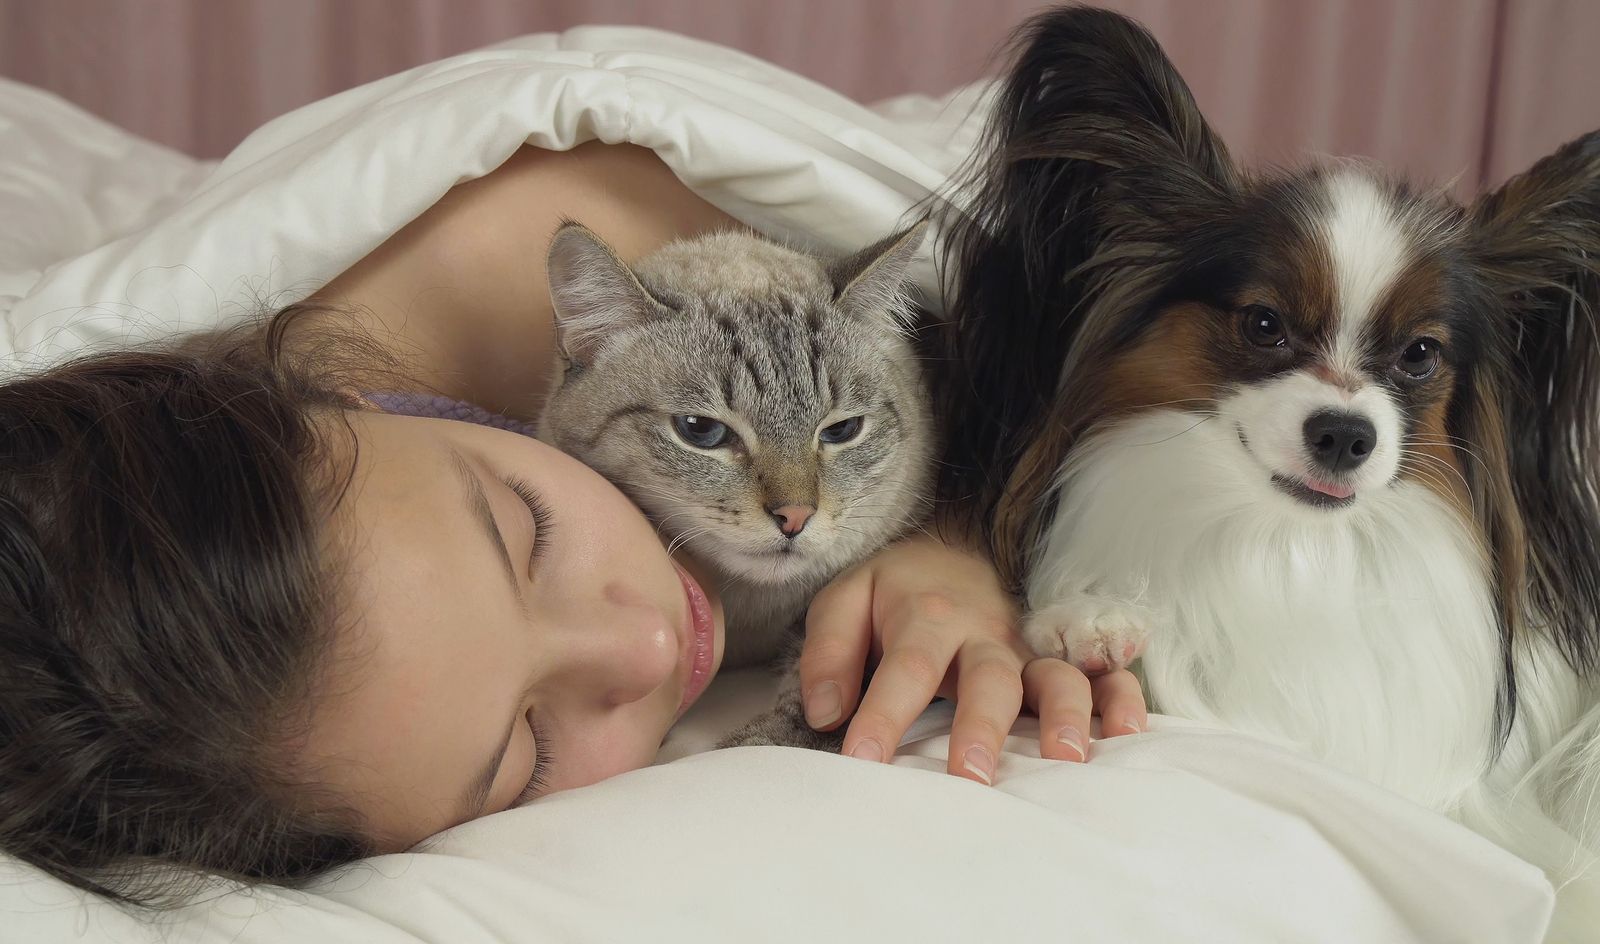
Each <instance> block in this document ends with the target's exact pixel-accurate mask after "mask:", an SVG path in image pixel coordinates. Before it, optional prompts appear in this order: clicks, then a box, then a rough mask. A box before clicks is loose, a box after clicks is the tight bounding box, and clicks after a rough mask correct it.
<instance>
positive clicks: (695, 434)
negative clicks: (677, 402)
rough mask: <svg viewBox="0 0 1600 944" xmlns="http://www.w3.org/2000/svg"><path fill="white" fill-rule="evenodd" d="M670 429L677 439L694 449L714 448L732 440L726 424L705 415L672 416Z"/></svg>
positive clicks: (731, 432)
mask: <svg viewBox="0 0 1600 944" xmlns="http://www.w3.org/2000/svg"><path fill="white" fill-rule="evenodd" d="M672 429H673V431H674V432H676V433H677V434H678V438H679V439H682V440H683V441H684V442H686V443H688V444H689V445H691V446H693V447H695V448H696V449H716V448H717V447H719V446H726V445H727V444H728V443H729V442H731V441H732V440H733V430H731V429H729V428H728V424H726V423H723V422H721V421H720V420H714V419H711V418H709V417H705V416H681V415H680V416H674V417H673V418H672Z"/></svg>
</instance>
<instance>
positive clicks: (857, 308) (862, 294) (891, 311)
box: [828, 220, 928, 331]
mask: <svg viewBox="0 0 1600 944" xmlns="http://www.w3.org/2000/svg"><path fill="white" fill-rule="evenodd" d="M927 231H928V221H927V220H919V221H917V222H916V223H913V224H912V225H911V226H910V227H909V228H907V229H903V230H901V231H900V232H898V233H895V234H894V235H893V236H890V237H888V238H887V239H882V240H879V241H878V242H876V243H873V244H872V245H870V246H868V247H867V248H865V249H863V250H861V251H860V252H858V253H855V254H854V255H850V256H846V257H845V258H843V259H839V260H836V261H834V262H832V263H830V264H829V265H828V275H829V277H830V278H831V279H832V280H833V300H834V303H835V304H837V305H839V307H841V308H844V309H846V310H848V311H852V312H858V313H860V314H863V315H867V316H869V317H873V318H881V319H882V320H883V321H884V322H885V323H886V324H888V325H889V326H890V327H892V328H894V329H895V330H897V331H904V330H907V329H909V328H910V327H911V325H912V322H913V320H914V315H913V313H912V310H911V302H910V300H909V299H908V298H907V297H906V292H905V288H906V276H907V273H908V272H909V271H910V268H911V260H912V259H913V258H914V257H915V256H916V254H917V249H918V247H920V246H921V245H922V237H923V235H924V234H925V233H926V232H927Z"/></svg>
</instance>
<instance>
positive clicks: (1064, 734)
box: [1056, 725, 1089, 760]
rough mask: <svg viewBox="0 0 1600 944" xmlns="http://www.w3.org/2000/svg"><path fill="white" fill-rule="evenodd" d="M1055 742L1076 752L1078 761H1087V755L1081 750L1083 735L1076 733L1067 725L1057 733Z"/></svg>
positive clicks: (1075, 729) (1075, 730)
mask: <svg viewBox="0 0 1600 944" xmlns="http://www.w3.org/2000/svg"><path fill="white" fill-rule="evenodd" d="M1056 741H1058V742H1059V743H1061V744H1065V745H1066V746H1068V747H1070V748H1072V749H1073V750H1075V751H1077V752H1078V759H1079V760H1088V758H1089V754H1088V752H1087V751H1085V750H1084V749H1083V735H1082V734H1080V733H1079V732H1078V729H1077V728H1074V727H1073V726H1071V725H1067V726H1066V727H1064V728H1062V729H1061V730H1060V731H1057V732H1056Z"/></svg>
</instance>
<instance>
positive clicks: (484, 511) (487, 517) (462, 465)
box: [449, 448, 526, 608]
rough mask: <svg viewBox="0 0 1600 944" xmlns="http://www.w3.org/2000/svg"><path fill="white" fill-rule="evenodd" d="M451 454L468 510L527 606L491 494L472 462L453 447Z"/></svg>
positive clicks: (450, 450)
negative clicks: (484, 488) (491, 503)
mask: <svg viewBox="0 0 1600 944" xmlns="http://www.w3.org/2000/svg"><path fill="white" fill-rule="evenodd" d="M449 454H450V455H449V459H450V467H451V468H453V469H454V470H455V472H456V477H457V478H459V479H460V480H461V487H462V498H463V500H465V502H466V504H467V510H468V511H469V512H471V514H472V517H473V518H474V519H475V520H476V521H477V522H478V524H479V525H480V526H481V527H482V528H483V533H484V534H485V535H487V536H488V538H489V542H490V543H491V544H492V545H494V549H495V551H496V552H497V553H498V554H499V555H500V562H501V563H502V564H504V565H505V570H506V579H507V580H508V581H510V582H511V592H512V593H514V594H516V597H517V604H518V605H519V606H522V607H523V608H526V604H525V603H524V601H523V599H522V582H521V581H519V580H517V572H516V569H515V568H513V567H512V566H511V552H510V551H508V550H506V539H505V536H504V535H502V534H501V533H500V525H499V524H498V523H497V522H496V521H495V520H494V509H493V508H491V507H490V506H489V496H488V495H487V494H485V492H484V490H483V482H482V481H481V480H480V479H479V478H478V475H477V473H475V472H473V471H472V465H471V463H469V462H467V460H466V458H465V457H464V456H462V455H461V453H459V452H457V451H455V449H453V448H452V449H449Z"/></svg>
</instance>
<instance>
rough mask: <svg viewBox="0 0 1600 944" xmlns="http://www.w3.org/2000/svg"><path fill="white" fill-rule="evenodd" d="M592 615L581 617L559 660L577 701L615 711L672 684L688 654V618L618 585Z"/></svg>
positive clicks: (567, 634) (562, 641) (565, 636)
mask: <svg viewBox="0 0 1600 944" xmlns="http://www.w3.org/2000/svg"><path fill="white" fill-rule="evenodd" d="M601 596H602V600H601V601H600V602H599V603H597V605H596V607H595V610H596V612H594V613H593V614H592V615H589V614H584V613H577V614H575V615H574V617H573V618H572V625H569V626H568V627H566V628H565V629H564V631H563V632H562V633H561V634H560V637H559V645H560V646H561V648H563V649H564V650H565V652H564V653H561V654H557V656H556V658H558V659H559V660H560V662H561V663H562V674H564V675H567V676H568V677H569V681H570V682H571V683H572V688H571V689H570V691H571V692H572V693H573V695H574V697H577V698H582V699H584V700H587V701H591V702H600V703H601V704H602V706H603V707H616V706H619V705H626V704H630V703H632V702H635V701H638V700H640V699H642V698H644V697H646V696H648V695H649V694H650V693H652V692H654V691H656V690H658V689H660V688H661V687H662V686H663V685H667V684H670V683H671V682H672V681H673V678H674V676H675V675H676V673H677V670H678V666H679V663H680V661H681V659H680V656H681V653H682V652H683V639H682V636H681V633H682V632H683V631H684V627H683V626H682V623H683V619H682V618H678V617H677V614H676V613H663V612H662V608H661V606H660V605H659V603H657V602H656V601H654V600H650V599H648V598H645V597H644V596H643V595H641V594H639V593H638V592H637V591H634V590H632V589H631V588H629V587H627V586H625V585H624V584H622V583H619V582H611V583H608V584H607V585H606V586H605V588H604V591H603V593H602V595H601Z"/></svg>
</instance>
